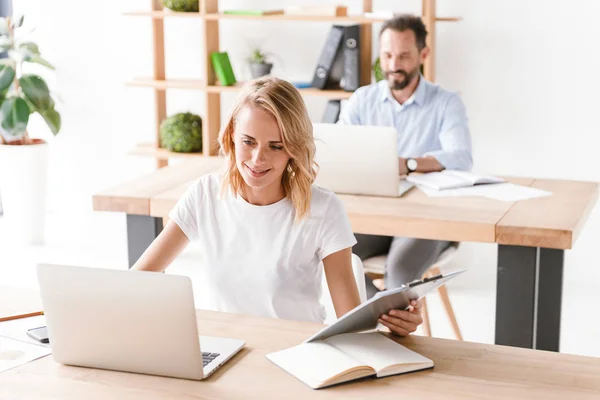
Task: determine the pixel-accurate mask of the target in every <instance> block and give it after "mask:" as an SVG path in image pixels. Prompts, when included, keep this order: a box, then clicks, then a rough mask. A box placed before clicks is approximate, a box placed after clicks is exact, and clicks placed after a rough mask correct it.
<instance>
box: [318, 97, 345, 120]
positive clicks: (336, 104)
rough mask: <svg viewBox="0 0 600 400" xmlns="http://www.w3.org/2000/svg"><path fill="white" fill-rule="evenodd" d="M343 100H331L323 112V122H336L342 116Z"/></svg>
mask: <svg viewBox="0 0 600 400" xmlns="http://www.w3.org/2000/svg"><path fill="white" fill-rule="evenodd" d="M340 110H341V101H340V100H329V101H328V102H327V106H326V107H325V112H324V113H323V119H322V121H321V122H323V123H325V124H335V123H336V122H337V121H338V119H339V118H340Z"/></svg>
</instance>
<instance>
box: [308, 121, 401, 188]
mask: <svg viewBox="0 0 600 400" xmlns="http://www.w3.org/2000/svg"><path fill="white" fill-rule="evenodd" d="M313 132H314V137H315V145H316V154H315V161H316V162H317V164H319V172H318V173H317V177H316V179H315V184H316V185H319V186H322V187H324V188H326V189H329V190H331V191H332V192H335V193H344V194H358V195H370V196H390V197H398V196H400V195H401V193H399V184H400V182H401V180H400V173H399V165H398V152H397V142H398V139H397V137H398V133H397V132H396V129H395V128H391V127H381V126H363V125H344V124H321V123H315V124H313Z"/></svg>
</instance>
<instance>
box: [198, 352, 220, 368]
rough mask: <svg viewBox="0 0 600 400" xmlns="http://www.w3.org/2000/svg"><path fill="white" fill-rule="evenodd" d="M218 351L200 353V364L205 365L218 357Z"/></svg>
mask: <svg viewBox="0 0 600 400" xmlns="http://www.w3.org/2000/svg"><path fill="white" fill-rule="evenodd" d="M220 355H221V354H219V353H204V352H203V353H202V366H203V367H206V366H207V365H208V363H210V362H211V361H212V360H214V359H215V358H217V357H219V356H220Z"/></svg>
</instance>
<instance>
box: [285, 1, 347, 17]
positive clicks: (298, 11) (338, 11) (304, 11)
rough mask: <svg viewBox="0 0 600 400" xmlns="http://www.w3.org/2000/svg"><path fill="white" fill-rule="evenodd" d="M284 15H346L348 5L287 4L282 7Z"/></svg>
mask: <svg viewBox="0 0 600 400" xmlns="http://www.w3.org/2000/svg"><path fill="white" fill-rule="evenodd" d="M283 10H284V13H285V15H305V16H315V17H346V16H348V7H346V6H339V5H327V4H322V5H317V4H313V5H304V6H288V7H285V8H284V9H283Z"/></svg>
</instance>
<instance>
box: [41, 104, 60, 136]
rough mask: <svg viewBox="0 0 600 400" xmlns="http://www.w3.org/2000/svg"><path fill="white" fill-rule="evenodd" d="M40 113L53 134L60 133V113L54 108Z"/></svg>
mask: <svg viewBox="0 0 600 400" xmlns="http://www.w3.org/2000/svg"><path fill="white" fill-rule="evenodd" d="M40 115H41V116H42V118H44V121H46V124H48V128H50V130H51V131H52V134H54V135H56V134H58V132H59V131H60V127H61V119H60V114H59V113H58V112H57V111H56V110H55V109H54V108H50V109H49V110H46V111H44V112H43V113H40Z"/></svg>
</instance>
